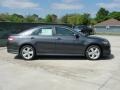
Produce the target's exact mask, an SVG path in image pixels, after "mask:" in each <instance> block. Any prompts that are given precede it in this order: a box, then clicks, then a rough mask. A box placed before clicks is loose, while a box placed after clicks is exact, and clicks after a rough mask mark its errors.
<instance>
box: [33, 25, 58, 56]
mask: <svg viewBox="0 0 120 90" xmlns="http://www.w3.org/2000/svg"><path fill="white" fill-rule="evenodd" d="M33 39H34V43H35V47H36V50H37V52H38V53H42V54H52V53H55V40H56V38H55V37H53V27H52V26H44V27H40V28H39V29H38V30H36V31H35V32H34V33H33Z"/></svg>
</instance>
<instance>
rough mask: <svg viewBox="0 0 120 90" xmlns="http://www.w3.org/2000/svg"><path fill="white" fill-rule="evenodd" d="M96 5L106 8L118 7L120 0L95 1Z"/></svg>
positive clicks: (119, 6)
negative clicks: (109, 0)
mask: <svg viewBox="0 0 120 90" xmlns="http://www.w3.org/2000/svg"><path fill="white" fill-rule="evenodd" d="M97 5H98V6H99V7H104V8H108V9H115V8H120V0H113V1H112V2H110V3H97Z"/></svg>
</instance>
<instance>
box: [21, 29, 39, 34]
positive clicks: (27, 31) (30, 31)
mask: <svg viewBox="0 0 120 90" xmlns="http://www.w3.org/2000/svg"><path fill="white" fill-rule="evenodd" d="M37 29H39V28H32V29H29V30H26V31H23V32H21V33H19V35H22V36H27V35H31V34H32V33H33V32H34V31H36V30H37Z"/></svg>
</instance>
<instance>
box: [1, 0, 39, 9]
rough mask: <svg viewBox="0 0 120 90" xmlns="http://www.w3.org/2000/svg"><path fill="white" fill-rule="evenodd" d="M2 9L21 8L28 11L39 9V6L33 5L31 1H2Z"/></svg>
mask: <svg viewBox="0 0 120 90" xmlns="http://www.w3.org/2000/svg"><path fill="white" fill-rule="evenodd" d="M0 6H1V7H7V8H13V9H14V8H19V9H26V8H38V7H39V5H38V4H37V3H33V2H31V1H30V0H3V1H0Z"/></svg>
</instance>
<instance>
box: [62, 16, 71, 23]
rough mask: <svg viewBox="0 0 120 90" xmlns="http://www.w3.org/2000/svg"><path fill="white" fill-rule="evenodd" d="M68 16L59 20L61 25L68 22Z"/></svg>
mask: <svg viewBox="0 0 120 90" xmlns="http://www.w3.org/2000/svg"><path fill="white" fill-rule="evenodd" d="M68 17H69V16H68V15H64V16H63V17H62V18H61V22H62V23H67V20H68Z"/></svg>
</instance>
